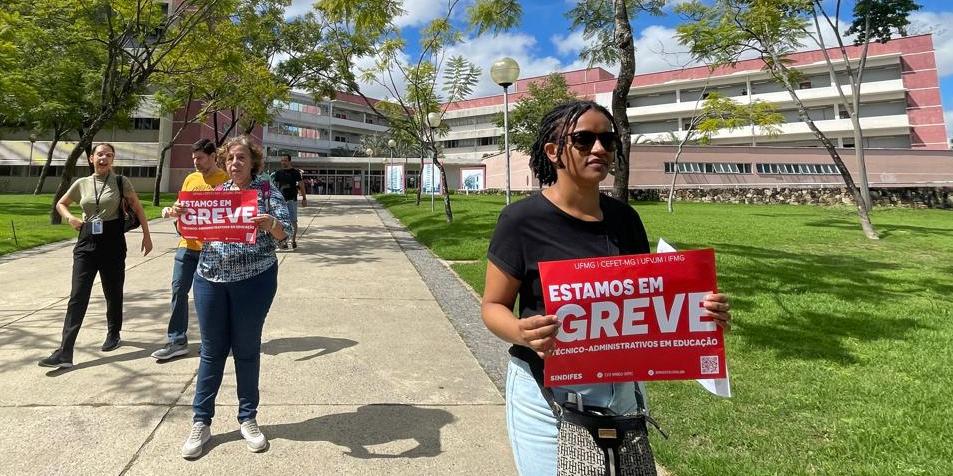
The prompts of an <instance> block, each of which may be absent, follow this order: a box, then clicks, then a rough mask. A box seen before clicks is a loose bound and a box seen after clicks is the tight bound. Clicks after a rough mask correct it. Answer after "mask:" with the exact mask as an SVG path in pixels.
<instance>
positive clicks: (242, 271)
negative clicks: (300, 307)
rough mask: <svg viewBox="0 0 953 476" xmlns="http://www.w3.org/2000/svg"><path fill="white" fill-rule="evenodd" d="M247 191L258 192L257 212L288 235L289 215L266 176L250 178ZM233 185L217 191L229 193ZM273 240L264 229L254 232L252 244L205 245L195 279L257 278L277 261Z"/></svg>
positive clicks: (223, 185) (217, 280) (275, 243)
mask: <svg viewBox="0 0 953 476" xmlns="http://www.w3.org/2000/svg"><path fill="white" fill-rule="evenodd" d="M248 188H249V189H253V190H258V213H259V214H263V213H267V214H269V215H271V216H273V217H275V218H277V219H278V222H279V223H280V225H281V227H282V228H283V229H284V230H285V233H286V234H287V235H288V236H291V233H292V232H293V229H292V227H291V215H289V214H288V206H287V205H286V204H285V199H284V198H283V197H282V196H281V192H280V191H279V190H278V188H277V187H276V186H275V183H274V182H272V181H271V178H270V177H269V176H267V175H259V176H257V177H254V178H253V179H252V181H251V184H249V187H248ZM232 189H235V184H234V183H233V182H232V181H231V180H229V181H227V182H225V183H223V184H222V185H221V186H220V187H218V188H217V190H232ZM277 244H278V242H277V240H276V239H275V238H274V237H273V236H271V233H268V232H267V231H265V230H262V229H258V237H257V238H256V240H255V244H253V245H249V244H247V243H226V242H222V241H215V242H208V241H207V242H205V243H203V244H202V254H201V256H200V257H199V266H198V274H199V276H201V277H203V278H205V279H207V280H209V281H212V282H216V283H230V282H235V281H241V280H243V279H248V278H251V277H254V276H257V275H259V274H261V273H263V272H265V271H266V270H267V269H268V268H270V267H271V266H272V265H274V264H275V263H277V262H278V258H277V257H276V256H275V248H276V245H277Z"/></svg>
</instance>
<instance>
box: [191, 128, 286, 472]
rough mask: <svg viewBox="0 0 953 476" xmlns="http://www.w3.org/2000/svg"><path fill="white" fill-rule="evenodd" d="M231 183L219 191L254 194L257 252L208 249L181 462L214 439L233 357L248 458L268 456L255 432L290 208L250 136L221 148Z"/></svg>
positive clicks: (198, 291)
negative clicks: (264, 341) (265, 333)
mask: <svg viewBox="0 0 953 476" xmlns="http://www.w3.org/2000/svg"><path fill="white" fill-rule="evenodd" d="M223 150H224V151H225V154H226V156H225V170H226V172H228V176H229V177H230V179H229V180H228V181H226V182H225V183H223V184H222V185H220V186H219V187H217V189H221V190H255V191H256V192H257V193H258V216H257V217H255V218H254V219H253V220H254V221H255V222H256V223H257V225H258V235H257V236H256V240H255V243H254V244H246V243H226V242H217V241H216V242H205V243H203V244H202V254H201V255H200V257H199V265H198V270H197V271H196V273H195V282H194V283H193V290H192V291H193V295H194V297H195V310H196V312H197V313H198V318H199V328H200V329H201V331H202V348H201V358H200V360H199V370H198V377H197V378H196V382H195V398H194V399H193V400H192V411H193V414H194V415H193V417H192V421H193V423H192V429H191V431H190V432H189V436H188V438H186V440H185V443H184V444H183V445H182V456H183V457H184V458H197V457H198V456H201V454H202V448H203V446H204V445H205V443H207V442H208V441H209V439H211V437H212V433H211V429H210V425H211V424H212V417H214V416H215V398H216V396H218V390H219V387H220V386H221V384H222V376H223V373H224V371H225V359H226V358H227V357H228V354H229V352H231V354H232V358H233V359H234V361H235V377H236V379H235V380H236V382H237V384H238V422H239V425H240V428H239V429H240V432H241V435H242V437H244V438H245V441H246V443H247V445H248V449H250V450H251V451H255V452H258V451H264V450H265V448H267V447H268V440H267V439H266V438H265V435H264V434H262V432H261V429H260V428H259V427H258V422H257V419H256V417H257V414H258V399H259V395H258V378H259V373H260V363H261V332H262V327H263V326H264V324H265V317H266V316H267V315H268V310H269V308H270V307H271V302H272V300H273V299H274V297H275V292H276V291H277V289H278V259H277V257H276V256H275V247H276V245H277V242H278V241H281V240H283V239H285V238H286V237H287V236H288V234H289V233H291V231H292V229H291V219H290V217H289V215H288V208H287V206H286V205H285V200H284V199H283V198H282V197H281V196H280V195H278V193H277V190H276V189H275V188H276V187H275V185H274V183H273V182H272V181H271V180H270V177H269V176H268V175H267V174H262V175H259V173H260V172H261V170H262V167H263V166H264V157H263V155H262V151H261V147H260V146H258V145H257V144H254V143H252V142H251V140H250V139H249V138H248V136H238V137H235V138H233V139H230V140H229V141H228V142H226V143H225V145H224V146H223Z"/></svg>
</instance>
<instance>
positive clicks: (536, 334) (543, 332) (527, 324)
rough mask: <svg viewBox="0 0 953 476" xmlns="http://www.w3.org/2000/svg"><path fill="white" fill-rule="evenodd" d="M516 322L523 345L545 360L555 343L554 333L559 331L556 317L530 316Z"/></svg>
mask: <svg viewBox="0 0 953 476" xmlns="http://www.w3.org/2000/svg"><path fill="white" fill-rule="evenodd" d="M517 322H518V324H519V329H520V338H521V339H522V340H523V342H524V344H525V345H526V346H527V347H529V348H530V349H533V350H535V351H536V354H538V355H539V357H540V358H543V359H545V358H546V356H548V355H549V353H550V352H551V351H552V350H553V345H554V344H555V343H556V332H557V331H558V330H559V320H558V319H557V318H556V316H554V315H552V314H549V315H545V316H540V315H537V316H530V317H527V318H525V319H520V320H519V321H517Z"/></svg>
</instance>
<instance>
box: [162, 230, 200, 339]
mask: <svg viewBox="0 0 953 476" xmlns="http://www.w3.org/2000/svg"><path fill="white" fill-rule="evenodd" d="M199 255H201V252H199V251H196V250H190V249H188V248H184V247H183V248H179V249H178V250H176V251H175V265H173V266H172V305H171V306H170V307H171V311H172V317H170V318H169V343H170V344H188V342H189V339H188V337H187V336H186V334H187V333H188V331H189V290H190V289H192V276H194V275H195V268H197V267H198V265H199Z"/></svg>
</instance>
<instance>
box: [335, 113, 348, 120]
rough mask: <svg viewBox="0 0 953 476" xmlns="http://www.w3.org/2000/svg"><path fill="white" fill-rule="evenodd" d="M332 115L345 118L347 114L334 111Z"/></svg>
mask: <svg viewBox="0 0 953 476" xmlns="http://www.w3.org/2000/svg"><path fill="white" fill-rule="evenodd" d="M334 117H336V118H338V119H347V114H344V113H343V112H335V113H334Z"/></svg>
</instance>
